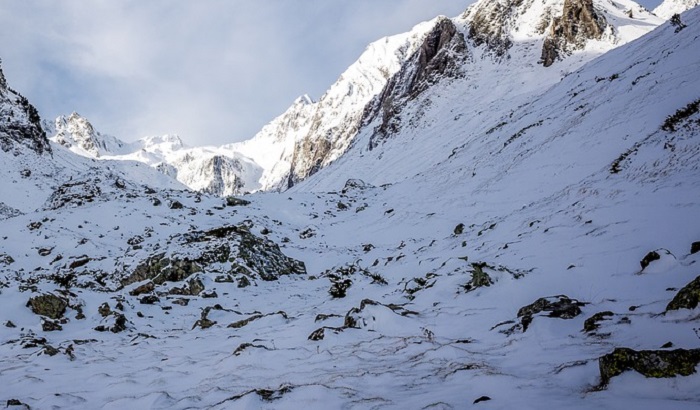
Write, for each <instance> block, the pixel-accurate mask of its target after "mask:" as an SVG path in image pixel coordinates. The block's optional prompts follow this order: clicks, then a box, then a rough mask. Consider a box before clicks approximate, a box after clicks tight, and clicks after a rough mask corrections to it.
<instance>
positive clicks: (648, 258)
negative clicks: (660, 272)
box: [639, 251, 661, 270]
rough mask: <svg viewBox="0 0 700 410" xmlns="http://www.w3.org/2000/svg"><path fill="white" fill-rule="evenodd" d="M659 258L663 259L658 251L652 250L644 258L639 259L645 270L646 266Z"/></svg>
mask: <svg viewBox="0 0 700 410" xmlns="http://www.w3.org/2000/svg"><path fill="white" fill-rule="evenodd" d="M659 259H661V255H659V253H658V252H656V251H651V252H649V253H647V254H646V256H644V259H642V260H641V261H639V264H640V265H642V270H644V268H646V267H647V266H649V264H650V263H652V262H653V261H657V260H659Z"/></svg>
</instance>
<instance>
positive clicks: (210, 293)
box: [201, 290, 219, 299]
mask: <svg viewBox="0 0 700 410" xmlns="http://www.w3.org/2000/svg"><path fill="white" fill-rule="evenodd" d="M201 296H202V298H204V299H213V298H218V297H219V295H218V294H217V293H216V291H215V290H210V291H207V292H202V295H201Z"/></svg>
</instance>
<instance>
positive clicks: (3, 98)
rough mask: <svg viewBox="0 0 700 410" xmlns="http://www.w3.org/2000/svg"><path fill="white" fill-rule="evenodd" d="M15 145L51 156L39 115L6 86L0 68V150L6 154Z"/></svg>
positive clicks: (23, 98)
mask: <svg viewBox="0 0 700 410" xmlns="http://www.w3.org/2000/svg"><path fill="white" fill-rule="evenodd" d="M0 64H1V62H0ZM16 144H21V145H24V146H26V147H29V148H30V149H31V150H33V151H34V152H36V153H37V154H40V155H41V154H44V153H47V154H51V146H50V145H49V140H48V139H47V138H46V132H44V129H43V128H42V127H41V118H40V117H39V113H38V112H37V110H36V108H34V106H33V105H32V104H30V103H29V100H27V98H26V97H24V96H23V95H21V94H19V93H18V92H17V91H15V90H13V89H12V88H10V87H8V86H7V80H6V79H5V75H4V74H3V72H2V67H0V149H2V150H3V151H5V152H8V151H10V150H11V149H13V148H14V147H16Z"/></svg>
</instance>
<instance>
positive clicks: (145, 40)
mask: <svg viewBox="0 0 700 410" xmlns="http://www.w3.org/2000/svg"><path fill="white" fill-rule="evenodd" d="M471 2H472V0H464V1H459V0H432V1H425V0H385V1H381V2H379V1H376V0H353V1H350V0H343V1H340V0H339V1H327V0H296V1H257V0H199V1H189V0H167V1H166V0H151V1H148V2H144V1H140V0H123V1H108V0H94V1H89V2H86V1H83V0H63V1H61V2H46V1H42V0H23V1H21V2H19V1H17V2H2V3H0V25H2V27H3V30H2V31H3V35H2V36H1V37H0V50H1V51H0V52H1V53H2V55H1V57H2V58H3V66H4V68H5V74H6V76H7V77H8V81H9V82H10V83H11V84H12V85H13V87H14V88H16V89H18V90H19V91H20V92H22V93H23V94H25V95H26V96H27V97H28V98H29V99H30V100H31V101H33V102H34V103H35V104H36V105H37V106H38V108H39V110H40V112H41V113H42V115H43V116H44V117H49V118H50V117H55V116H57V115H59V114H67V113H70V112H71V111H77V112H79V113H81V114H82V115H84V116H86V117H87V118H88V119H90V120H91V121H92V122H93V124H94V125H95V127H96V128H97V129H99V130H101V131H103V132H107V133H110V134H114V135H117V136H119V137H120V138H123V139H125V140H134V139H136V138H140V137H142V136H145V135H158V134H164V133H177V134H180V135H181V136H182V137H183V138H184V139H185V140H186V141H187V142H188V143H189V144H191V145H202V144H216V145H219V144H224V143H229V142H234V141H239V140H243V139H247V138H250V137H252V136H253V135H254V134H255V132H257V131H258V130H259V129H260V128H261V127H262V126H263V125H264V124H266V123H267V122H269V121H270V120H271V119H272V118H274V117H275V116H277V115H279V114H281V113H282V112H283V111H284V110H285V109H286V108H287V107H288V106H289V105H290V104H291V102H292V101H293V100H294V99H295V98H296V97H297V96H299V95H301V94H304V93H309V94H310V95H312V96H313V97H314V98H318V97H320V95H321V94H322V93H323V92H324V91H325V90H326V89H327V88H328V87H329V86H330V85H331V84H332V83H333V82H334V81H335V79H336V78H337V77H338V76H339V75H340V74H341V73H342V72H343V71H344V70H345V68H347V67H348V66H349V65H350V64H351V63H352V62H353V61H354V60H355V59H356V58H357V57H359V55H360V54H361V53H362V51H363V50H364V48H365V47H366V46H367V44H369V43H370V42H372V41H374V40H377V39H379V38H381V37H383V36H386V35H391V34H396V33H401V32H405V31H408V30H410V28H411V27H412V26H413V25H415V24H417V23H419V22H421V21H424V20H427V19H431V18H433V17H435V16H436V15H438V14H446V15H450V16H455V15H457V14H459V13H461V12H462V11H464V10H465V9H466V8H467V6H468V5H469V4H470V3H471Z"/></svg>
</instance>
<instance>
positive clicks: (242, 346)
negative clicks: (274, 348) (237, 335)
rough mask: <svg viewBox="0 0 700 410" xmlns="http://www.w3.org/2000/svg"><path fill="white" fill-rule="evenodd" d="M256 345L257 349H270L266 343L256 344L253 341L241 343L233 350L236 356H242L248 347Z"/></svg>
mask: <svg viewBox="0 0 700 410" xmlns="http://www.w3.org/2000/svg"><path fill="white" fill-rule="evenodd" d="M250 347H254V348H256V349H265V350H270V349H269V348H268V347H267V346H264V345H254V344H252V343H241V344H240V345H238V347H237V348H236V350H234V351H233V355H234V356H240V355H241V354H242V353H243V352H244V351H245V350H246V349H248V348H250Z"/></svg>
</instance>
